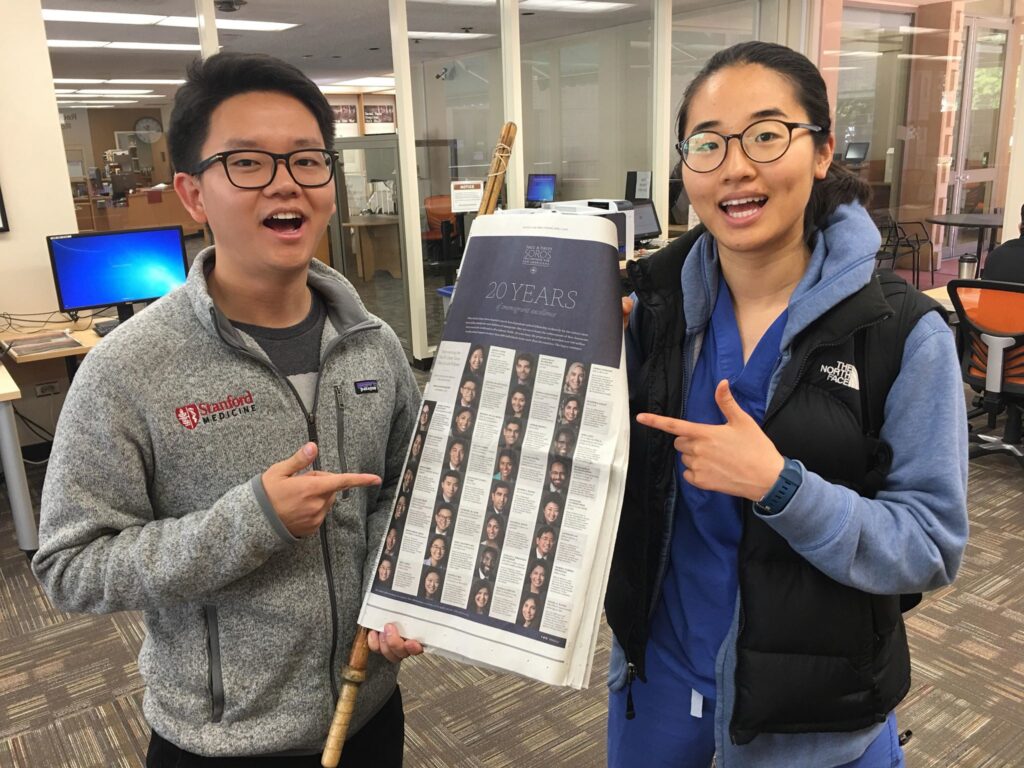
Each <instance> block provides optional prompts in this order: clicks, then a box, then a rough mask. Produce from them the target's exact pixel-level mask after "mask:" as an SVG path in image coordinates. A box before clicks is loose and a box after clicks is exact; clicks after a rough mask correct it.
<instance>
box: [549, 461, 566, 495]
mask: <svg viewBox="0 0 1024 768" xmlns="http://www.w3.org/2000/svg"><path fill="white" fill-rule="evenodd" d="M548 480H550V481H551V486H552V487H553V488H555V489H556V490H559V491H560V490H562V487H563V486H564V485H565V465H564V464H562V462H560V461H556V462H555V463H554V464H552V465H551V469H550V471H549V472H548Z"/></svg>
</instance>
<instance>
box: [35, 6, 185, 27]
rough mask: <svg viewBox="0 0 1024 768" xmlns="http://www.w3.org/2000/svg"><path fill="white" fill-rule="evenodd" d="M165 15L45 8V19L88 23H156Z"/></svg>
mask: <svg viewBox="0 0 1024 768" xmlns="http://www.w3.org/2000/svg"><path fill="white" fill-rule="evenodd" d="M164 18H166V17H165V16H153V15H150V14H147V13H99V12H97V11H57V10H50V9H46V8H44V9H43V21H77V22H84V23H87V24H141V25H145V24H156V23H157V22H158V21H160V20H161V19H164Z"/></svg>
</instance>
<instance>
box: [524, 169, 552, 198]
mask: <svg viewBox="0 0 1024 768" xmlns="http://www.w3.org/2000/svg"><path fill="white" fill-rule="evenodd" d="M554 199H555V174H553V173H531V174H530V176H529V178H528V179H527V180H526V201H527V202H528V203H550V202H552V201H553V200H554Z"/></svg>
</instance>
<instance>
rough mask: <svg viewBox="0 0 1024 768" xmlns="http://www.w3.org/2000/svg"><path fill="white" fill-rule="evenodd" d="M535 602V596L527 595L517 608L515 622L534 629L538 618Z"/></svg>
mask: <svg viewBox="0 0 1024 768" xmlns="http://www.w3.org/2000/svg"><path fill="white" fill-rule="evenodd" d="M537 603H538V600H537V598H536V597H532V596H530V597H527V598H526V599H525V600H523V604H522V606H521V607H520V609H519V617H518V618H517V619H516V624H518V625H519V626H520V627H523V628H524V629H536V627H537V623H538V621H539V620H538V618H537Z"/></svg>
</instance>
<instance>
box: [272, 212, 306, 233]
mask: <svg viewBox="0 0 1024 768" xmlns="http://www.w3.org/2000/svg"><path fill="white" fill-rule="evenodd" d="M305 220H306V219H305V217H304V216H303V215H302V214H301V213H291V212H288V213H275V214H273V215H271V216H267V218H265V219H264V220H263V226H265V227H270V228H271V229H272V230H274V231H275V232H294V231H295V230H297V229H298V228H299V227H301V226H302V222H304V221H305Z"/></svg>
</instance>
